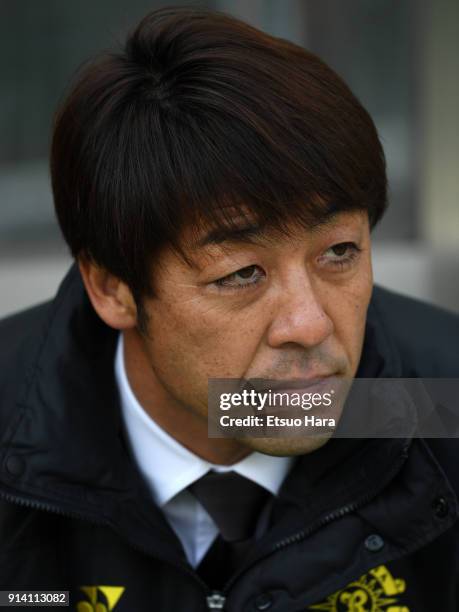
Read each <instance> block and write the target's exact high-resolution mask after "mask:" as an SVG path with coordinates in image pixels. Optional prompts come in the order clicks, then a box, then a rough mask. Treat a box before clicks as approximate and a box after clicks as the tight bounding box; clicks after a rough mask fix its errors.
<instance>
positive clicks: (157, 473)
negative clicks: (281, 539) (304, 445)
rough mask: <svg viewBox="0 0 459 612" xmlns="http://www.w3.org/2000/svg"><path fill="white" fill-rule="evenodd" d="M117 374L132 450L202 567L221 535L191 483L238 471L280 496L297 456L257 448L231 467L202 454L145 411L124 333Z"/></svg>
mask: <svg viewBox="0 0 459 612" xmlns="http://www.w3.org/2000/svg"><path fill="white" fill-rule="evenodd" d="M115 377H116V381H117V384H118V388H119V393H120V400H121V411H122V416H123V420H124V424H125V427H126V432H127V436H128V440H129V442H130V446H131V449H132V453H133V455H134V458H135V460H136V462H137V466H138V468H139V470H140V472H141V474H142V475H143V477H144V479H145V481H146V483H147V485H148V487H149V489H150V491H151V494H152V497H153V499H154V500H155V502H156V503H157V504H158V506H159V507H160V508H161V509H162V510H163V512H164V514H165V516H166V518H167V520H168V521H169V523H170V525H171V527H172V528H173V530H174V531H175V533H176V534H177V536H178V538H179V539H180V541H181V542H182V545H183V548H184V550H185V554H186V556H187V558H188V561H189V562H190V564H191V565H192V566H193V567H196V566H197V565H198V564H199V563H200V561H201V559H202V558H203V557H204V555H205V553H206V552H207V550H208V548H209V547H210V545H211V544H212V542H213V540H214V539H215V537H216V535H217V534H218V529H217V526H216V525H215V523H214V521H213V520H212V518H211V517H210V516H209V514H208V513H207V512H206V510H205V509H204V508H203V506H202V505H201V504H200V503H199V502H198V501H197V499H196V498H195V497H194V496H193V495H192V494H191V493H190V492H189V491H187V490H186V489H187V487H188V486H189V485H191V484H192V483H193V482H195V481H196V480H198V479H199V478H201V476H204V474H206V473H207V472H208V471H209V470H215V471H217V472H227V471H230V470H234V471H235V472H238V473H239V474H241V475H242V476H245V477H246V478H249V479H250V480H253V481H254V482H256V483H257V484H259V485H261V486H262V487H265V488H266V489H267V490H268V491H270V492H271V493H272V494H273V495H276V494H277V492H278V491H279V489H280V486H281V484H282V482H283V480H284V478H285V476H286V475H287V473H288V471H289V470H290V468H291V466H292V463H293V457H272V456H270V455H264V454H262V453H258V452H256V451H254V452H252V453H251V454H250V455H248V456H247V457H246V458H245V459H242V461H239V462H238V463H235V464H233V465H230V466H226V465H225V466H223V465H214V464H212V463H209V462H208V461H206V460H205V459H201V457H198V456H197V455H195V454H194V453H192V452H191V451H189V450H188V449H187V448H185V447H184V446H183V445H182V444H180V443H179V442H177V440H176V439H175V438H173V437H172V436H170V435H169V434H168V433H167V432H166V431H165V430H164V429H162V428H161V427H159V426H158V425H157V424H156V423H155V421H154V420H153V419H152V418H151V417H150V416H149V415H148V414H147V413H146V412H145V410H144V409H143V408H142V406H141V405H140V404H139V402H138V400H137V398H136V396H135V395H134V392H133V391H132V389H131V386H130V384H129V381H128V378H127V375H126V368H125V364H124V349H123V335H122V334H120V335H119V340H118V346H117V351H116V358H115Z"/></svg>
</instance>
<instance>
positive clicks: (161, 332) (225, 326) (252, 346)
mask: <svg viewBox="0 0 459 612" xmlns="http://www.w3.org/2000/svg"><path fill="white" fill-rule="evenodd" d="M153 312H154V314H151V316H150V326H149V329H150V336H151V351H152V357H153V359H154V360H155V362H156V363H158V362H159V363H161V366H160V367H161V369H163V368H169V367H172V366H174V367H177V366H180V369H181V370H182V371H186V372H188V373H189V372H195V375H200V376H201V377H202V376H204V377H205V378H206V379H207V378H208V377H240V376H242V375H243V374H244V372H245V371H246V369H247V368H248V366H249V365H250V363H251V362H252V359H253V356H254V354H255V352H256V350H257V347H258V345H259V342H260V338H261V337H262V336H263V329H262V318H261V317H254V315H253V312H249V310H247V311H246V312H241V311H232V312H229V311H228V310H223V309H222V308H217V307H209V306H208V305H207V304H206V305H205V306H204V304H203V303H202V302H200V301H199V300H192V301H191V300H190V301H189V302H183V303H181V304H178V303H174V304H171V303H169V304H164V305H161V306H160V307H157V308H155V309H154V311H153ZM254 321H257V323H258V324H257V325H255V324H254Z"/></svg>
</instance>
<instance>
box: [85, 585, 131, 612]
mask: <svg viewBox="0 0 459 612" xmlns="http://www.w3.org/2000/svg"><path fill="white" fill-rule="evenodd" d="M80 589H81V590H82V591H83V593H85V595H87V597H88V598H89V601H80V602H79V603H77V607H76V609H77V612H111V610H113V608H114V607H115V606H116V604H117V603H118V601H119V599H120V597H121V595H122V594H123V593H124V587H115V586H84V587H80Z"/></svg>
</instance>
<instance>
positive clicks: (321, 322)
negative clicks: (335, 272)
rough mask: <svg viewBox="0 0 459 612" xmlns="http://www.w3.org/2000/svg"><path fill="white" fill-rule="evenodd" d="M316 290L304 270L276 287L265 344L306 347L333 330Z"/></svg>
mask: <svg viewBox="0 0 459 612" xmlns="http://www.w3.org/2000/svg"><path fill="white" fill-rule="evenodd" d="M322 302H323V299H321V295H320V294H319V291H318V290H317V289H315V288H314V287H313V285H312V283H311V282H310V281H309V278H308V276H307V274H304V275H302V276H301V278H296V279H294V280H292V281H290V282H289V283H288V286H286V284H284V285H283V286H282V287H279V295H278V297H277V300H276V304H275V310H274V315H273V319H272V321H271V324H270V326H269V329H268V344H269V346H271V347H272V348H279V347H281V346H283V345H285V344H288V343H293V344H296V345H300V346H302V347H305V348H312V347H314V346H318V345H320V344H321V343H322V342H324V340H326V339H327V338H328V337H329V336H330V335H331V334H332V333H333V331H334V325H333V321H332V319H331V318H330V317H329V316H328V315H327V313H326V311H325V310H324V306H323V303H322Z"/></svg>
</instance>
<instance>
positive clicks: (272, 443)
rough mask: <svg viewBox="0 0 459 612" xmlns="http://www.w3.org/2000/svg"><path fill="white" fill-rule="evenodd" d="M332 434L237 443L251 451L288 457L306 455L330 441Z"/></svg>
mask: <svg viewBox="0 0 459 612" xmlns="http://www.w3.org/2000/svg"><path fill="white" fill-rule="evenodd" d="M332 435H333V433H330V434H327V435H322V436H314V437H312V436H311V437H304V438H299V437H296V438H295V437H292V438H240V439H239V441H240V442H241V444H244V446H247V447H249V448H250V449H251V450H254V451H258V452H259V453H264V454H265V455H274V456H276V457H290V456H294V455H307V454H308V453H312V452H314V451H315V450H317V449H318V448H320V447H321V446H324V444H326V443H327V442H328V440H330V438H331V437H332Z"/></svg>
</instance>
